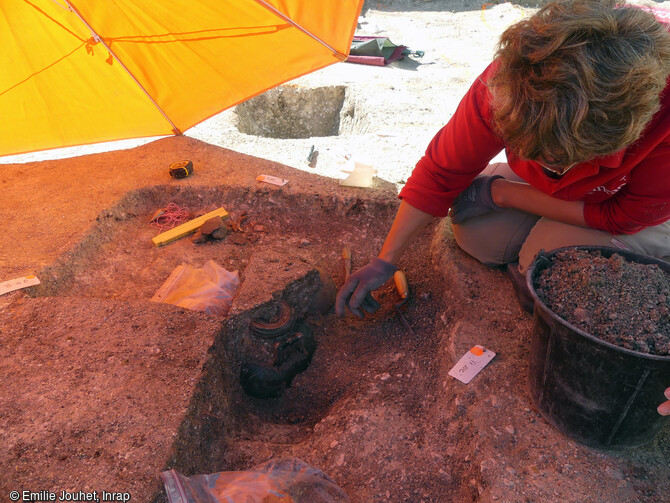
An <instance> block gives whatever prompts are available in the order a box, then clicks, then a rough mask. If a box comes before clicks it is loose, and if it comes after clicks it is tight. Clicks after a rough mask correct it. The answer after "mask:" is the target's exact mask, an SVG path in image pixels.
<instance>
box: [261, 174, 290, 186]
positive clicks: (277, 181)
mask: <svg viewBox="0 0 670 503" xmlns="http://www.w3.org/2000/svg"><path fill="white" fill-rule="evenodd" d="M256 181H257V182H265V183H271V184H272V185H279V186H280V187H281V186H282V185H286V184H287V183H288V180H286V179H284V178H279V177H278V176H270V175H258V176H257V177H256Z"/></svg>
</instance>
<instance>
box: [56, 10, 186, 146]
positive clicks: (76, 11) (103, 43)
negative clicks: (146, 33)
mask: <svg viewBox="0 0 670 503" xmlns="http://www.w3.org/2000/svg"><path fill="white" fill-rule="evenodd" d="M65 2H66V3H67V5H68V6H69V7H70V10H71V11H72V12H74V13H75V14H76V15H77V17H78V18H79V20H80V21H81V22H82V23H84V24H85V25H86V28H88V29H89V31H90V32H91V34H92V35H93V38H94V39H95V40H96V41H97V42H99V43H101V44H102V45H103V46H104V47H105V49H107V50H108V51H109V53H110V54H111V55H112V57H113V58H114V59H115V60H116V62H117V63H118V64H119V65H121V68H123V69H124V70H125V71H126V73H127V74H128V75H130V78H131V79H133V81H134V82H135V84H137V85H138V87H139V88H140V89H141V90H142V92H143V93H144V94H145V95H146V97H147V98H149V100H150V101H151V103H153V104H154V106H155V107H156V109H157V110H158V111H159V112H160V113H161V115H162V116H163V117H164V118H165V120H166V121H168V122H169V123H170V126H171V127H172V132H173V133H174V134H175V135H181V134H182V132H181V131H180V130H179V128H178V127H177V126H176V125H175V124H174V122H172V120H170V118H169V117H168V116H167V114H166V113H165V112H164V111H163V109H162V108H161V107H160V106H159V105H158V103H156V100H154V99H153V97H152V96H151V95H150V94H149V92H148V91H147V90H146V89H145V88H144V86H143V85H142V84H140V81H139V80H137V79H136V78H135V76H134V75H133V74H132V72H131V71H130V70H128V67H126V65H124V64H123V62H122V61H121V60H120V59H119V58H118V57H117V56H116V54H114V51H112V49H111V48H110V47H109V46H108V45H107V44H106V43H105V41H104V40H103V39H102V37H101V36H100V35H98V34H97V33H96V32H95V30H94V29H93V28H92V27H91V25H90V24H88V22H87V21H86V20H85V19H84V18H83V17H82V15H81V14H80V13H79V11H78V10H77V9H75V8H74V7H73V6H72V4H71V3H70V2H69V0H65Z"/></svg>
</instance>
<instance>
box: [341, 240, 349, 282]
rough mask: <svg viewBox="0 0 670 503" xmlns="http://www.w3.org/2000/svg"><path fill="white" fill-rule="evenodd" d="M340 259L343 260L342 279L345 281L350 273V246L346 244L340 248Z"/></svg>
mask: <svg viewBox="0 0 670 503" xmlns="http://www.w3.org/2000/svg"><path fill="white" fill-rule="evenodd" d="M342 260H344V280H345V281H346V280H347V279H349V275H350V274H351V248H349V247H348V246H345V247H344V249H343V250H342Z"/></svg>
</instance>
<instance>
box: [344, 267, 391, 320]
mask: <svg viewBox="0 0 670 503" xmlns="http://www.w3.org/2000/svg"><path fill="white" fill-rule="evenodd" d="M397 270H398V268H397V267H396V266H394V265H393V264H391V263H390V262H386V261H385V260H382V259H380V258H378V257H375V258H373V259H372V260H371V261H370V263H369V264H368V265H366V266H365V267H362V268H360V269H359V270H358V271H356V272H355V273H353V274H352V275H351V276H349V279H347V281H346V282H345V283H344V285H342V288H340V291H339V292H338V293H337V299H336V301H335V312H337V314H338V315H339V316H342V315H343V314H344V311H345V309H346V307H347V306H349V309H350V310H351V312H352V313H354V314H355V315H356V316H358V317H359V318H362V317H363V316H364V315H363V311H361V308H362V309H364V310H365V311H367V312H368V313H374V312H375V311H376V310H377V309H379V308H380V307H381V305H380V304H379V302H377V301H376V300H375V299H374V298H373V297H372V291H373V290H376V289H377V288H379V287H380V286H382V285H383V284H384V283H386V282H387V281H388V280H389V279H391V277H392V276H393V273H395V272H396V271H397Z"/></svg>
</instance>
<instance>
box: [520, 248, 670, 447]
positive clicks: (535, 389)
mask: <svg viewBox="0 0 670 503" xmlns="http://www.w3.org/2000/svg"><path fill="white" fill-rule="evenodd" d="M567 249H581V250H589V251H596V250H597V251H599V252H600V253H601V254H602V255H603V256H604V257H610V256H611V255H612V254H613V253H617V254H619V255H621V256H622V257H623V258H624V259H626V260H628V261H630V262H637V263H642V264H658V266H659V267H660V268H661V269H662V270H663V271H665V272H666V273H668V274H670V264H668V263H666V262H663V261H661V260H657V259H655V258H652V257H648V256H645V255H641V254H638V253H634V252H630V251H626V250H619V249H617V248H608V247H600V246H573V247H567V248H559V249H557V250H552V251H551V252H550V253H545V252H544V251H541V252H540V253H539V254H538V256H537V257H536V259H535V261H534V262H533V264H532V265H531V266H530V268H529V269H528V272H527V277H526V281H527V284H528V287H529V289H530V292H531V295H532V296H533V299H534V300H535V308H534V313H533V321H534V327H533V336H532V341H531V348H530V365H529V386H530V396H531V399H532V400H533V402H534V404H535V406H536V407H537V408H538V410H539V411H540V413H541V414H542V415H543V416H544V418H545V419H546V420H547V421H548V422H549V423H551V424H552V425H553V426H555V427H556V428H557V429H558V430H559V431H561V432H562V433H564V434H565V435H567V436H568V437H570V438H572V439H574V440H577V441H578V442H581V443H583V444H586V445H589V446H591V447H597V448H601V449H625V448H629V447H637V446H639V445H642V444H644V443H646V442H648V441H650V440H652V439H653V438H654V437H655V436H656V435H657V434H658V433H659V431H661V429H662V428H663V426H664V425H665V424H666V422H667V420H668V417H664V416H661V415H660V414H659V413H658V412H657V410H656V408H657V407H658V405H660V403H661V402H663V401H664V400H665V398H664V396H663V391H664V390H665V389H666V388H667V387H669V386H670V356H655V355H650V354H646V353H640V352H638V351H631V350H628V349H624V348H622V347H619V346H615V345H614V344H610V343H609V342H606V341H603V340H601V339H599V338H597V337H594V336H592V335H590V334H588V333H586V332H584V331H582V330H580V329H579V328H577V327H575V326H574V325H571V324H570V323H568V322H566V321H565V320H563V319H562V318H560V317H559V316H558V315H557V314H556V313H554V312H553V311H551V310H550V309H549V308H548V307H547V306H546V305H545V304H544V303H543V302H542V301H541V300H540V299H539V298H538V296H537V293H536V291H535V285H536V282H537V278H538V277H539V275H540V273H541V272H542V271H543V270H544V269H546V268H547V267H548V266H549V265H550V263H551V260H552V258H553V257H554V255H556V253H558V252H560V251H563V250H567Z"/></svg>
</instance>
